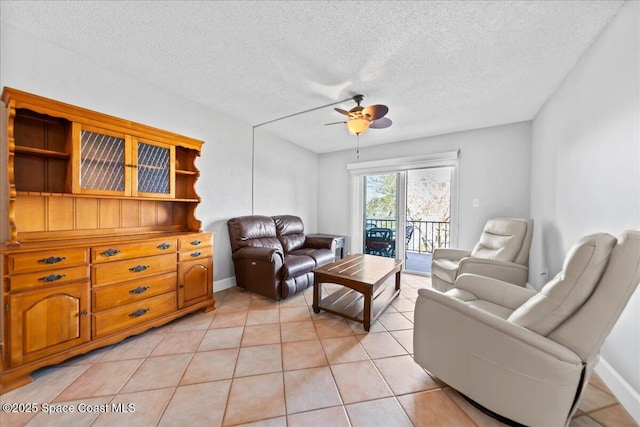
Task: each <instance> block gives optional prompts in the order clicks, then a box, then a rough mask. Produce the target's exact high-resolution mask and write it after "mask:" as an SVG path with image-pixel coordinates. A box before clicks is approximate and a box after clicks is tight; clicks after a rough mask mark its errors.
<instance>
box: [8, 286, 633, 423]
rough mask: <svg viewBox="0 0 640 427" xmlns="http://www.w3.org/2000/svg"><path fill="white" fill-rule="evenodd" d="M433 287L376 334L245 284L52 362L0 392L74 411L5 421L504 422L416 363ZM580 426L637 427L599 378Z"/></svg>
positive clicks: (412, 290)
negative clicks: (210, 303)
mask: <svg viewBox="0 0 640 427" xmlns="http://www.w3.org/2000/svg"><path fill="white" fill-rule="evenodd" d="M427 286H430V283H429V279H428V278H426V277H423V276H416V275H410V274H404V275H403V279H402V292H401V295H400V297H399V298H397V299H396V300H395V301H394V302H393V303H392V305H391V306H390V307H389V308H388V309H387V310H386V311H385V313H384V314H383V315H381V316H380V317H379V319H378V321H377V322H375V323H374V324H373V325H372V327H371V331H370V332H369V333H367V332H365V331H364V330H363V328H362V325H361V324H359V323H355V322H351V321H347V320H344V319H342V318H340V317H337V316H335V315H332V314H329V313H326V312H321V313H319V314H315V313H313V310H312V309H311V307H310V306H311V303H312V292H311V289H308V290H307V291H305V292H304V293H303V294H300V295H297V296H295V297H293V298H290V299H287V300H285V301H280V302H279V303H278V302H275V301H271V300H269V299H266V298H263V297H261V296H259V295H256V294H252V293H250V292H245V291H243V290H241V289H239V288H232V289H228V290H225V291H221V292H217V293H216V295H215V297H216V300H217V304H216V308H217V309H216V310H215V311H213V312H211V313H202V312H199V313H195V314H192V315H189V316H187V317H184V318H182V319H179V320H176V321H174V322H172V323H170V324H168V325H165V326H163V327H161V328H156V329H152V330H150V331H148V332H146V333H144V334H142V335H140V336H137V337H131V338H129V339H127V340H125V341H123V342H121V343H119V344H117V345H113V346H110V347H106V348H103V349H99V350H95V351H93V352H91V353H89V354H86V355H84V356H80V357H77V358H74V359H71V360H69V361H67V362H65V363H62V364H60V365H57V366H53V367H49V368H44V369H42V370H40V371H38V372H36V373H34V375H33V378H34V381H33V383H31V384H29V385H26V386H24V387H21V388H19V389H17V390H13V391H11V392H9V393H6V394H4V395H3V396H1V397H0V400H1V401H2V402H3V403H7V402H15V403H36V404H38V406H39V407H40V408H42V406H41V404H45V403H46V404H48V405H49V409H63V408H65V405H67V406H66V407H67V408H73V409H74V412H72V413H69V412H60V413H53V414H45V413H43V412H39V413H37V414H35V413H21V414H10V413H1V414H0V424H1V425H2V427H9V426H22V425H26V426H56V425H60V426H73V427H76V426H124V425H126V426H155V425H158V426H187V425H192V426H237V425H251V426H265V427H267V426H273V427H284V426H289V427H298V426H337V427H338V426H367V427H370V426H384V427H389V426H394V427H395V426H412V425H415V426H456V427H458V426H462V427H464V426H480V427H485V426H487V427H493V426H501V425H503V424H501V423H499V422H498V421H496V420H494V419H492V418H490V417H488V416H487V415H485V414H484V413H482V412H480V411H478V410H477V409H475V408H474V407H472V406H471V405H470V404H469V403H468V402H466V401H465V400H464V399H463V398H462V397H461V396H460V395H459V394H458V393H457V392H456V391H455V390H453V389H451V388H449V387H447V386H446V384H443V383H442V382H441V381H439V380H438V379H437V378H434V377H432V376H430V375H429V374H428V373H427V372H425V371H424V370H423V369H421V368H420V367H419V366H418V365H417V364H415V363H414V362H413V358H412V354H413V337H412V332H413V307H414V303H415V300H416V297H417V289H418V288H420V287H427ZM112 404H116V405H117V404H121V405H120V406H119V407H120V408H122V410H121V411H120V412H116V411H114V410H113V408H114V406H113V405H112ZM116 407H117V406H116ZM105 408H108V409H109V412H101V411H106V409H105ZM570 425H571V426H574V427H579V426H580V427H581V426H600V425H604V426H637V424H636V423H635V422H634V421H633V419H632V418H631V417H630V416H629V415H628V413H627V412H626V411H625V410H624V408H623V407H622V406H620V405H619V404H618V402H617V401H616V399H615V398H614V397H613V396H612V395H611V393H610V392H609V390H608V389H607V388H606V386H605V385H604V384H603V383H602V381H600V380H599V379H598V378H597V377H594V378H593V379H592V381H591V382H590V384H589V386H588V388H587V390H586V392H585V395H584V398H583V402H582V404H581V406H580V410H579V412H578V413H577V414H576V416H575V417H574V419H573V420H572V421H571V424H570Z"/></svg>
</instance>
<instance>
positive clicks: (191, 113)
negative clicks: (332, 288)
mask: <svg viewBox="0 0 640 427" xmlns="http://www.w3.org/2000/svg"><path fill="white" fill-rule="evenodd" d="M0 36H1V40H0V43H1V45H0V46H1V57H2V61H1V64H0V79H1V80H0V86H2V87H4V86H9V87H13V88H15V89H19V90H23V91H26V92H30V93H34V94H36V95H41V96H44V97H47V98H52V99H55V100H58V101H63V102H67V103H69V104H73V105H77V106H81V107H85V108H88V109H91V110H95V111H99V112H101V113H106V114H110V115H113V116H116V117H121V118H125V119H128V120H132V121H135V122H139V123H143V124H146V125H150V126H154V127H157V128H160V129H164V130H168V131H172V132H175V133H179V134H183V135H186V136H190V137H193V138H197V139H201V140H204V141H205V144H204V146H203V150H202V156H201V157H200V158H199V159H198V161H197V166H198V168H199V169H200V171H201V177H200V179H199V181H198V185H197V192H198V194H199V195H200V197H202V203H201V205H200V206H199V207H198V210H197V212H196V216H197V217H198V218H199V219H200V220H201V221H202V227H203V229H204V230H207V231H214V232H215V233H216V236H215V242H216V246H215V259H214V280H215V281H216V282H217V281H219V280H221V279H225V278H230V277H232V276H233V275H234V272H233V265H232V263H231V249H230V245H229V237H228V232H227V228H226V220H227V219H228V218H230V217H232V216H236V215H245V214H247V213H250V212H251V137H252V128H251V125H249V124H247V123H242V122H239V121H237V120H235V119H232V118H230V117H228V116H225V115H224V113H221V112H219V111H213V110H210V109H207V108H204V107H203V106H202V105H199V104H196V103H194V102H191V101H189V100H187V99H185V98H183V97H181V96H180V95H179V94H175V93H172V92H171V88H160V87H156V86H153V85H151V84H149V83H146V82H144V81H141V80H138V79H136V78H133V77H131V76H130V75H127V74H124V73H121V72H119V71H116V70H113V69H110V68H108V67H105V66H104V65H102V64H100V63H96V62H95V61H93V60H88V59H86V58H83V57H81V56H78V55H76V54H75V53H73V52H70V51H67V50H64V49H61V48H59V47H58V46H55V45H52V44H49V43H47V42H44V41H42V40H40V39H36V38H33V37H31V36H30V35H28V34H26V33H23V32H21V31H19V30H17V29H15V28H13V27H11V26H10V25H6V24H4V23H3V24H2V28H1V32H0Z"/></svg>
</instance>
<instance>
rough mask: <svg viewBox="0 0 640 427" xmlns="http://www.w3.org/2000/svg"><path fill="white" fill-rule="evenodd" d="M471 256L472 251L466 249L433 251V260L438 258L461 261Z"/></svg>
mask: <svg viewBox="0 0 640 427" xmlns="http://www.w3.org/2000/svg"><path fill="white" fill-rule="evenodd" d="M469 255H471V252H470V251H465V250H464V249H445V248H440V249H434V250H433V259H438V258H446V259H451V260H456V261H459V260H461V259H462V258H464V257H468V256H469Z"/></svg>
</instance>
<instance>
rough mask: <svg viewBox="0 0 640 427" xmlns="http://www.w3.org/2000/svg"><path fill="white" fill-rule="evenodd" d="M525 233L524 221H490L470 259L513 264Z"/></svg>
mask: <svg viewBox="0 0 640 427" xmlns="http://www.w3.org/2000/svg"><path fill="white" fill-rule="evenodd" d="M526 233H527V224H526V222H524V221H505V220H501V219H500V218H494V219H490V220H489V221H487V224H486V225H485V227H484V230H483V232H482V235H481V236H480V241H479V242H478V243H477V244H476V246H475V247H474V248H473V251H471V257H473V258H484V259H495V260H498V261H509V262H513V261H514V260H515V259H516V256H517V255H518V252H519V251H520V249H521V248H522V242H523V240H524V236H525V234H526Z"/></svg>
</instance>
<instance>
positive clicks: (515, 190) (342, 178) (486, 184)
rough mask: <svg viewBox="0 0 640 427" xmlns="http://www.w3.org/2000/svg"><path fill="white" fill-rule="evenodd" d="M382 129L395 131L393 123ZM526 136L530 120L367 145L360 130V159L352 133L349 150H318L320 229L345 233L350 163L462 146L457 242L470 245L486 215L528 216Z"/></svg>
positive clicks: (421, 153)
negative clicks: (478, 203) (357, 158)
mask: <svg viewBox="0 0 640 427" xmlns="http://www.w3.org/2000/svg"><path fill="white" fill-rule="evenodd" d="M385 131H387V132H393V127H391V128H389V129H388V130H385ZM381 132H382V131H381ZM530 136H531V128H530V123H529V122H523V123H515V124H510V125H505V126H495V127H490V128H484V129H476V130H472V131H466V132H457V133H451V134H447V135H440V136H434V137H429V138H423V139H417V140H412V141H405V142H399V143H393V144H385V145H378V146H373V147H369V148H366V138H367V135H366V134H364V135H362V136H361V137H360V159H359V160H356V148H355V145H356V141H355V137H354V139H353V148H352V149H350V150H346V151H339V152H334V153H328V154H322V155H320V164H319V191H318V198H319V203H318V206H319V209H318V211H319V214H318V218H319V219H318V229H319V231H320V232H322V233H333V234H341V235H347V236H348V235H349V203H350V195H349V175H348V173H347V166H346V165H347V164H348V163H355V162H357V161H360V162H366V161H371V160H380V159H388V158H396V157H398V158H400V157H409V156H420V155H425V154H434V153H441V152H447V151H455V150H457V149H460V160H459V180H460V182H459V217H458V218H459V230H458V236H459V239H458V247H460V248H465V249H471V248H473V246H474V245H475V244H476V243H477V242H478V238H479V237H480V234H481V232H482V228H483V227H484V225H485V223H486V221H487V220H488V219H489V218H492V217H498V216H502V217H521V218H528V217H529V179H530V177H529V166H530V158H529V156H530V150H531V147H530ZM363 146H364V147H365V148H363ZM474 198H477V199H479V200H480V206H479V207H473V205H472V201H473V199H474ZM534 227H535V226H534Z"/></svg>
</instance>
